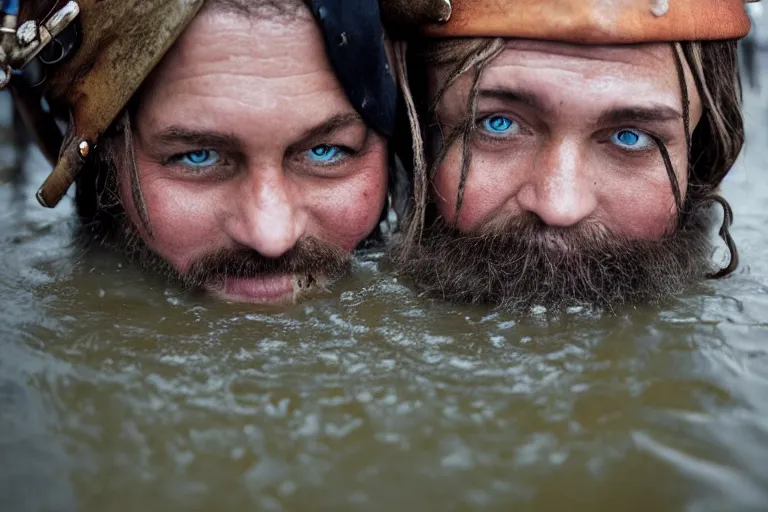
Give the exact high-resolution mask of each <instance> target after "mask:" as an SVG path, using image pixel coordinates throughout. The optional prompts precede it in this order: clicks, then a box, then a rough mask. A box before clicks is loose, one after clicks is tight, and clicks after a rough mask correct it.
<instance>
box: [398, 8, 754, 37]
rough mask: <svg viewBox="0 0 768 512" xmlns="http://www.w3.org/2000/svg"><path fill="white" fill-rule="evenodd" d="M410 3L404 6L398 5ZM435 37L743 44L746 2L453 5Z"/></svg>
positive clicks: (433, 29) (429, 28) (432, 29)
mask: <svg viewBox="0 0 768 512" xmlns="http://www.w3.org/2000/svg"><path fill="white" fill-rule="evenodd" d="M394 1H405V0H394ZM452 4H453V15H452V16H451V19H450V20H449V21H448V22H447V23H443V24H437V23H430V24H426V25H425V26H424V28H423V32H424V33H425V34H427V35H429V36H433V37H459V36H461V37H464V36H468V37H516V38H527V39H548V40H556V41H563V42H571V43H585V44H629V43H644V42H666V41H698V40H716V39H738V38H741V37H744V36H745V35H746V34H747V33H748V32H749V29H750V22H749V19H748V17H747V14H746V10H745V8H744V0H453V1H452Z"/></svg>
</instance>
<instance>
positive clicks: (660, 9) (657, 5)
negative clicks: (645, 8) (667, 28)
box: [651, 0, 669, 16]
mask: <svg viewBox="0 0 768 512" xmlns="http://www.w3.org/2000/svg"><path fill="white" fill-rule="evenodd" d="M668 11H669V0H653V6H651V12H652V13H653V15H654V16H664V15H665V14H667V12H668Z"/></svg>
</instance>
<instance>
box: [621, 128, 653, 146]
mask: <svg viewBox="0 0 768 512" xmlns="http://www.w3.org/2000/svg"><path fill="white" fill-rule="evenodd" d="M611 142H613V143H614V144H616V145H617V146H619V147H621V148H624V149H629V150H640V149H646V148H648V147H650V146H651V145H653V139H651V137H649V136H648V135H646V134H645V133H643V132H641V131H637V130H628V129H624V130H618V131H615V132H613V134H612V135H611Z"/></svg>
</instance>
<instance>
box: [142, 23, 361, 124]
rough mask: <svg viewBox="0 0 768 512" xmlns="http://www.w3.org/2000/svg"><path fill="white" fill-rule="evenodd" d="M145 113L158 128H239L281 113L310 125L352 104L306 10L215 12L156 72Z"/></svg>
mask: <svg viewBox="0 0 768 512" xmlns="http://www.w3.org/2000/svg"><path fill="white" fill-rule="evenodd" d="M307 102H311V103H312V104H313V105H315V107H316V108H315V109H314V110H310V109H307ZM139 109H140V112H144V113H147V114H151V117H154V118H155V119H156V121H157V122H158V123H159V124H171V123H180V122H182V121H183V122H184V124H190V123H197V124H200V125H211V124H216V123H218V124H221V123H220V122H219V121H221V120H222V119H223V118H224V117H225V116H226V118H227V122H231V123H232V124H233V125H234V124H235V123H236V122H237V121H243V122H245V123H246V124H247V123H248V122H250V121H249V120H252V119H254V118H259V119H261V118H264V117H265V116H269V115H275V114H276V113H277V114H280V115H281V116H283V117H285V116H288V115H290V114H294V115H295V118H296V119H301V120H306V121H307V122H311V121H313V119H311V118H312V115H313V113H314V114H317V116H322V115H324V113H327V111H331V110H333V111H339V110H349V109H351V105H349V102H348V100H347V98H346V95H345V94H344V91H343V89H342V88H341V85H340V83H339V82H338V80H337V78H336V75H335V73H334V71H333V69H332V66H331V64H330V62H329V60H328V57H327V56H326V53H325V46H324V43H323V39H322V34H321V33H320V30H319V28H318V27H317V26H316V24H315V22H314V20H313V18H312V15H311V13H310V12H309V11H308V10H306V9H301V10H300V11H298V12H297V13H295V15H293V16H290V17H288V16H249V15H244V14H242V13H235V12H231V11H227V10H222V9H211V10H204V11H203V12H202V13H201V14H199V15H198V16H197V17H196V18H195V20H194V21H193V22H192V23H191V24H190V26H189V27H188V28H187V30H186V31H185V32H184V34H182V36H181V37H180V38H179V40H178V41H177V43H176V44H175V45H174V47H173V48H172V49H171V51H170V52H169V53H168V54H167V55H166V57H165V59H164V60H163V61H162V62H161V64H160V65H159V66H158V68H157V69H156V70H155V71H154V73H153V75H152V76H151V77H150V79H149V80H148V81H147V83H146V85H145V87H144V89H143V95H142V98H141V101H140V102H139ZM201 127H205V126H201ZM207 127H208V128H213V126H207Z"/></svg>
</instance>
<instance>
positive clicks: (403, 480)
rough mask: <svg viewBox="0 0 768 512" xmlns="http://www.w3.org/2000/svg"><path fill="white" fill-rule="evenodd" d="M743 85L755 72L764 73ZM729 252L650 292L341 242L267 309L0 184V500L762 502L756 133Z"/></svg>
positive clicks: (709, 506) (757, 505) (180, 506)
mask: <svg viewBox="0 0 768 512" xmlns="http://www.w3.org/2000/svg"><path fill="white" fill-rule="evenodd" d="M765 97H768V94H766V95H765V96H764V98H765ZM747 100H748V109H747V117H748V123H749V130H750V131H749V146H748V148H747V151H746V154H745V157H744V158H743V159H742V161H741V162H740V163H739V164H738V166H737V169H736V171H735V172H734V175H733V176H732V177H731V178H730V179H729V182H728V184H727V185H726V191H727V194H726V195H727V197H728V198H729V199H730V200H731V201H732V203H733V205H734V207H735V210H736V226H735V229H734V235H735V237H736V239H737V242H738V243H739V245H740V248H741V251H742V261H743V268H742V269H741V271H740V272H739V274H738V275H736V276H734V277H732V278H730V279H728V280H725V281H723V282H720V283H709V284H706V285H705V286H703V287H702V288H701V289H699V290H693V291H691V293H690V294H689V295H688V296H686V297H683V298H681V299H680V300H679V301H676V302H674V303H672V304H670V305H668V306H667V307H665V308H640V309H637V310H632V311H623V312H618V313H617V314H615V315H613V314H596V313H590V312H586V311H570V312H568V313H566V314H562V315H550V314H548V313H546V312H538V314H534V315H532V316H530V317H525V318H524V317H520V316H518V315H515V314H507V313H504V314H501V313H494V312H492V311H490V310H484V309H479V308H458V307H452V306H448V305H444V304H439V303H434V302H431V301H427V300H423V299H420V298H419V297H417V296H416V295H414V293H412V292H411V291H410V290H409V289H408V288H406V287H404V286H403V285H402V284H401V283H398V282H397V281H396V280H395V279H394V278H393V277H391V276H388V275H387V274H386V273H385V272H382V269H381V268H380V263H379V261H380V256H381V255H380V254H375V253H371V254H366V255H363V256H361V258H360V261H359V265H358V266H359V268H358V277H357V279H356V281H355V282H351V283H348V284H347V285H346V286H345V288H344V289H341V290H338V291H337V292H336V294H335V295H331V296H329V297H328V298H327V299H325V300H318V301H314V302H311V303H306V304H302V305H300V306H297V307H293V308H291V309H289V310H287V311H284V312H279V313H269V312H264V311H261V312H259V311H254V310H252V309H249V308H247V307H242V306H231V305H222V304H217V303H215V302H212V301H208V300H206V299H201V298H196V297H185V296H179V295H178V294H177V293H176V292H175V291H174V290H173V289H168V288H167V287H166V286H164V285H163V284H162V283H160V282H158V281H156V280H155V279H153V278H152V277H148V276H144V275H141V274H140V273H137V272H136V271H135V270H133V269H132V268H130V267H128V266H126V265H124V264H123V263H121V261H120V259H119V258H117V257H115V256H111V255H108V254H106V255H105V254H88V255H83V254H81V253H80V251H79V250H78V249H76V248H75V247H74V246H73V245H72V243H71V239H70V230H71V213H72V206H71V202H70V201H65V202H64V203H63V204H62V205H61V206H60V207H59V208H58V209H56V210H55V211H47V210H43V209H41V208H39V207H37V205H36V203H35V201H34V197H33V195H34V190H35V188H36V186H37V185H38V184H39V183H40V181H41V179H42V177H43V175H44V174H45V171H46V169H45V165H44V164H43V163H41V159H40V157H39V156H33V157H31V158H29V159H28V162H27V169H26V175H27V180H26V182H21V183H19V182H17V183H14V184H4V185H2V186H0V205H2V206H3V208H2V210H0V300H2V305H3V307H2V311H0V511H3V512H6V511H8V512H27V511H56V512H59V511H61V512H69V511H75V510H77V511H84V512H91V511H94V512H95V511H99V512H104V511H136V510H142V511H147V512H150V511H167V510H174V511H187V510H189V511H198V510H199V511H218V510H259V511H270V510H302V511H303V510H333V511H339V510H366V511H367V510H371V511H377V510H382V511H391V510H399V511H411V510H414V511H415V510H419V511H421V510H441V511H449V510H461V511H464V510H499V511H509V510H516V511H518V510H519V511H524V510H537V511H550V510H552V511H554V510H557V511H560V510H571V511H595V510H621V511H635V510H637V511H649V510H653V511H681V510H689V511H697V512H698V511H766V510H768V227H767V226H768V224H767V222H768V171H767V170H766V164H767V163H768V151H766V146H768V133H766V131H765V123H766V121H768V111H766V108H765V102H764V101H763V100H761V99H760V98H759V97H758V96H756V95H755V94H752V93H748V97H747Z"/></svg>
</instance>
